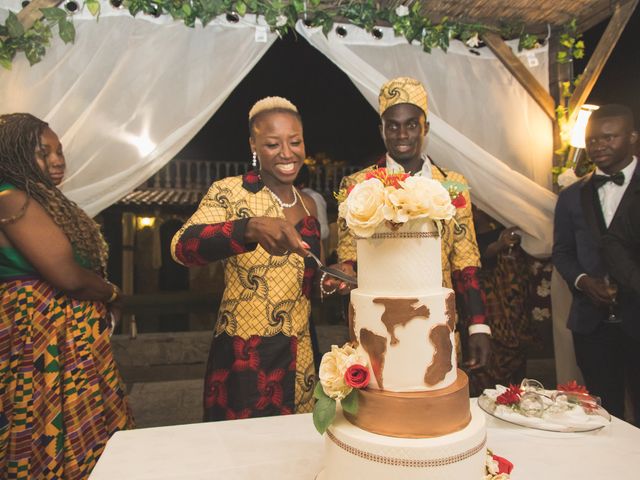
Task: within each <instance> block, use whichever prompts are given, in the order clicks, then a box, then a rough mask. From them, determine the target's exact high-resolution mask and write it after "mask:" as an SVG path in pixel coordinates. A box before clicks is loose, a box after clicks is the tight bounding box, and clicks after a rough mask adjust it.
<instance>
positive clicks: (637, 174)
mask: <svg viewBox="0 0 640 480" xmlns="http://www.w3.org/2000/svg"><path fill="white" fill-rule="evenodd" d="M637 192H640V162H638V163H637V164H636V169H635V170H634V172H633V177H631V181H630V182H629V186H628V187H627V189H626V190H625V191H624V194H623V195H622V198H621V199H620V205H618V208H617V209H616V213H615V214H614V215H613V219H612V220H611V223H610V224H609V226H610V227H611V225H613V222H614V221H616V219H617V218H618V217H620V216H621V215H622V212H623V211H624V210H623V209H624V208H625V205H626V204H627V203H628V202H629V201H630V200H631V198H632V197H633V196H634V195H636V193H637Z"/></svg>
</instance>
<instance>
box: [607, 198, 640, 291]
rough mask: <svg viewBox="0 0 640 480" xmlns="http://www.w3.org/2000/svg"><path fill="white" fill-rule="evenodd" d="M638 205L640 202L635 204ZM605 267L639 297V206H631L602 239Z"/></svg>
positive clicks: (621, 283)
mask: <svg viewBox="0 0 640 480" xmlns="http://www.w3.org/2000/svg"><path fill="white" fill-rule="evenodd" d="M635 203H636V204H640V201H637V202H635ZM603 245H604V255H605V259H606V261H607V267H608V269H609V272H610V273H611V275H612V276H613V278H614V279H615V280H616V281H617V282H618V283H619V284H620V285H622V286H623V287H626V288H628V289H631V290H632V291H633V292H634V293H635V294H636V295H638V296H640V262H639V259H640V256H639V252H640V205H634V204H631V205H630V207H629V208H627V209H626V210H625V212H623V216H622V217H621V218H620V221H619V222H614V224H613V225H611V228H610V229H609V231H608V233H607V235H605V236H604V238H603Z"/></svg>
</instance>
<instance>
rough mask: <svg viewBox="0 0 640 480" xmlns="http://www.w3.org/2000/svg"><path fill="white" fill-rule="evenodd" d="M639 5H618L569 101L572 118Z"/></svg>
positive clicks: (635, 2)
mask: <svg viewBox="0 0 640 480" xmlns="http://www.w3.org/2000/svg"><path fill="white" fill-rule="evenodd" d="M637 5H638V0H631V1H629V2H627V3H625V4H623V5H621V4H617V5H616V6H615V10H614V12H613V16H612V17H611V20H609V24H608V25H607V28H606V30H605V31H604V33H603V34H602V38H600V41H599V42H598V46H597V47H596V49H595V51H594V52H593V55H591V58H590V59H589V63H587V67H586V68H585V69H584V73H583V74H582V80H581V81H580V84H579V85H578V86H577V87H576V89H575V90H574V92H573V95H571V99H570V100H569V112H570V114H571V115H572V116H574V115H576V114H577V112H578V110H579V109H580V107H581V106H582V105H583V104H584V102H585V101H586V100H587V97H589V94H590V93H591V90H593V87H594V85H595V84H596V80H598V77H599V76H600V73H602V69H603V68H604V65H605V63H607V60H608V59H609V56H610V55H611V52H612V51H613V48H614V47H615V46H616V43H617V42H618V39H619V38H620V35H621V34H622V31H623V30H624V27H625V26H626V25H627V22H628V21H629V18H630V17H631V14H632V13H633V11H634V10H635V8H636V6H637Z"/></svg>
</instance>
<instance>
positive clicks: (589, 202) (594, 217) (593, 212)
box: [580, 174, 607, 240]
mask: <svg viewBox="0 0 640 480" xmlns="http://www.w3.org/2000/svg"><path fill="white" fill-rule="evenodd" d="M580 203H581V204H582V211H583V213H584V218H585V220H586V222H587V225H588V226H589V228H590V230H591V232H592V233H593V235H595V238H597V239H598V240H599V239H600V236H601V235H602V234H603V233H604V232H605V231H606V230H607V226H606V223H605V221H604V216H603V215H602V206H601V205H600V198H599V197H598V191H597V189H596V188H595V186H594V185H593V174H590V177H589V179H588V180H587V181H585V182H584V183H583V184H582V187H581V188H580Z"/></svg>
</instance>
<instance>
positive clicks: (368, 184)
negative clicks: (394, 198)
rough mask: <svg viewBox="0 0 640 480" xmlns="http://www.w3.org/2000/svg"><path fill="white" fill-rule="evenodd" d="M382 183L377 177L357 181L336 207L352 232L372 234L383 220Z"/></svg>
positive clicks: (362, 235)
mask: <svg viewBox="0 0 640 480" xmlns="http://www.w3.org/2000/svg"><path fill="white" fill-rule="evenodd" d="M384 190H385V189H384V184H383V183H382V182H381V181H380V180H378V179H377V178H370V179H368V180H365V181H364V182H361V183H358V184H357V185H356V186H355V187H353V190H351V192H350V193H349V196H348V197H347V198H346V200H345V201H344V202H342V203H341V204H340V207H339V209H338V213H339V215H340V216H341V217H342V218H344V219H345V220H346V222H347V225H349V228H350V229H351V230H353V232H354V233H355V234H356V235H358V236H361V237H370V236H371V235H373V232H374V231H375V229H376V227H377V226H378V225H380V223H382V222H383V221H384V214H383V208H384V204H385V191H384Z"/></svg>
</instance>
